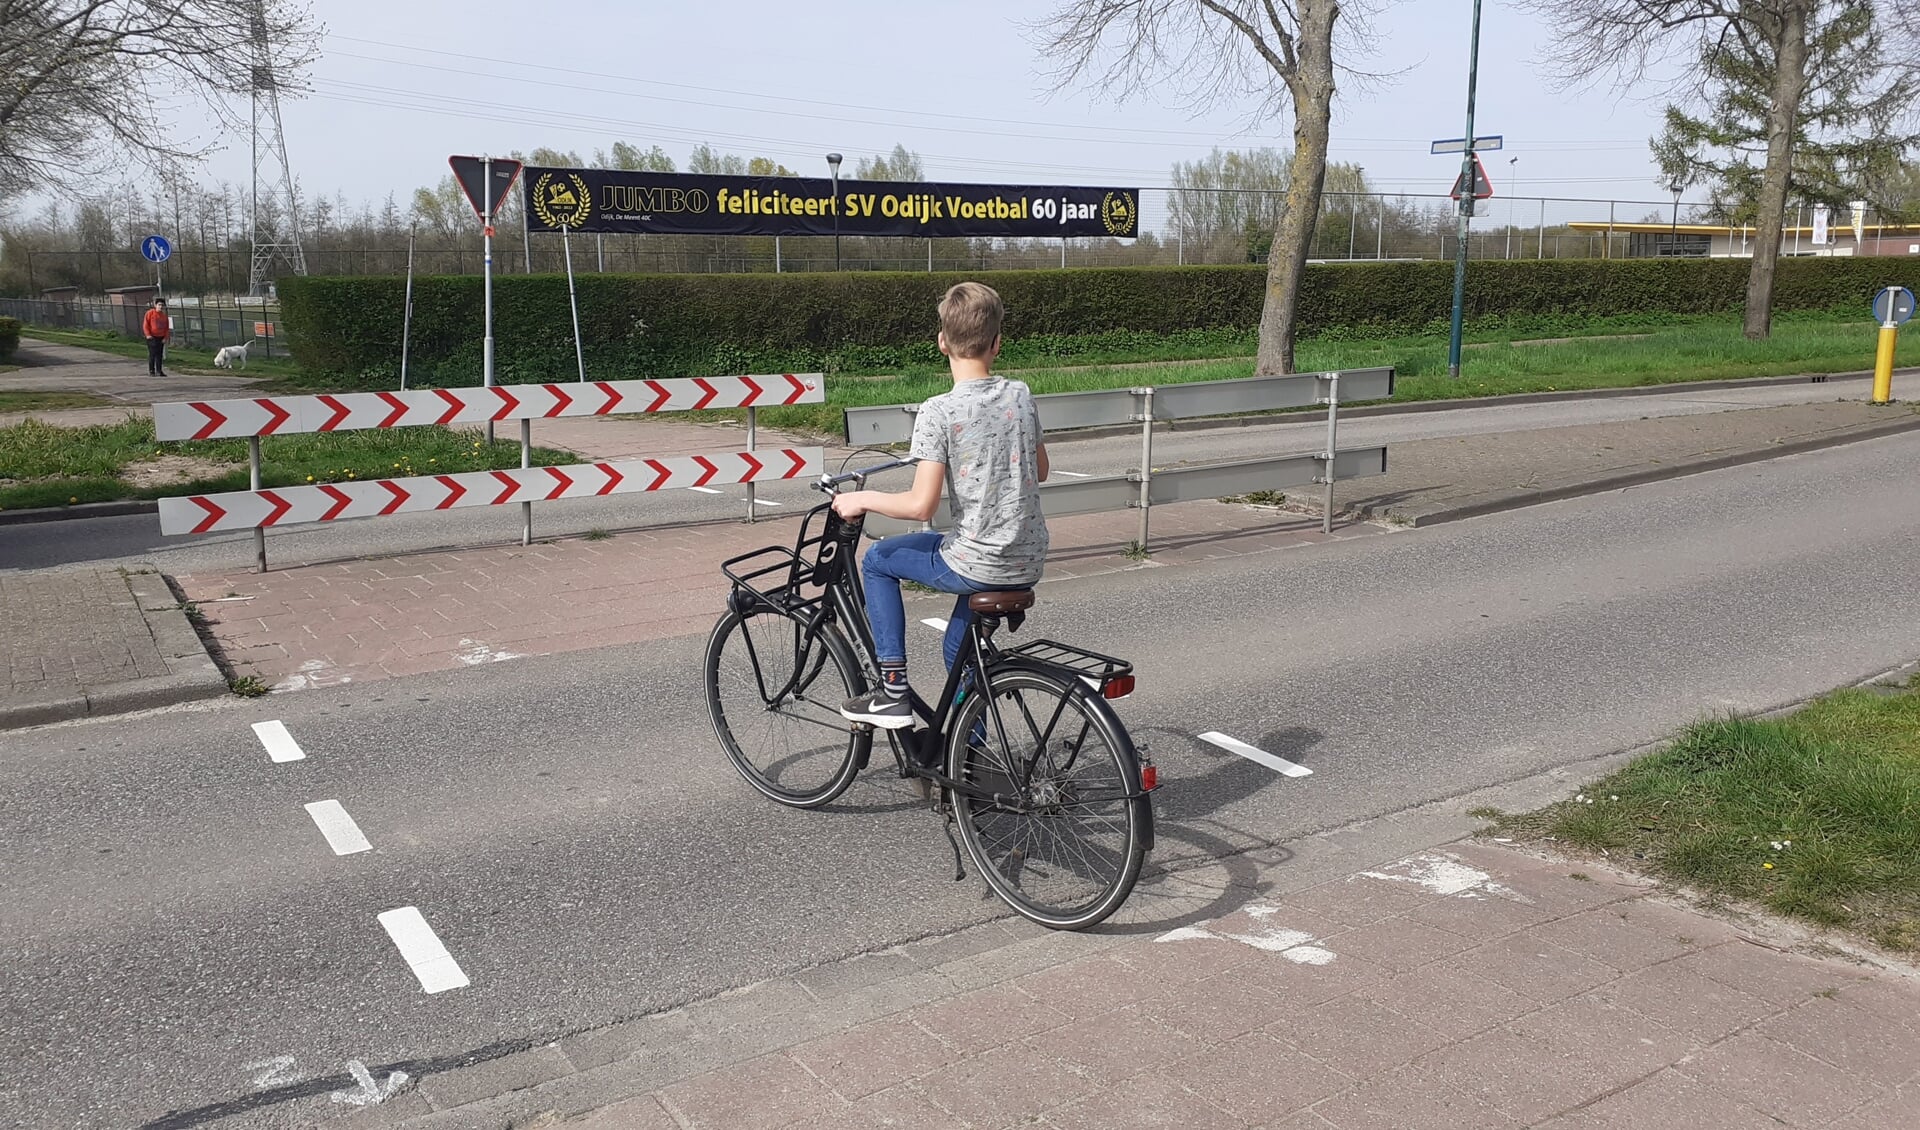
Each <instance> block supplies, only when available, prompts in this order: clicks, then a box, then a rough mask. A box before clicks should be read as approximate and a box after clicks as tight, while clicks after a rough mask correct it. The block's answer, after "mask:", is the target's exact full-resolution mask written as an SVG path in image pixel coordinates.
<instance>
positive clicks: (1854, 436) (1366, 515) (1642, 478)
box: [1316, 413, 1920, 529]
mask: <svg viewBox="0 0 1920 1130" xmlns="http://www.w3.org/2000/svg"><path fill="white" fill-rule="evenodd" d="M1911 431H1920V413H1913V414H1909V415H1908V416H1907V417H1905V418H1904V419H1901V420H1898V421H1893V422H1889V423H1885V424H1876V425H1873V426H1871V427H1865V428H1861V429H1860V430H1858V431H1851V432H1846V433H1844V434H1836V435H1830V436H1819V437H1815V438H1812V439H1802V440H1795V441H1794V442H1792V443H1782V444H1776V445H1774V446H1772V447H1760V448H1753V449H1751V450H1747V451H1735V452H1731V453H1729V454H1726V455H1719V456H1715V457H1713V458H1711V459H1703V460H1700V461H1698V462H1694V463H1671V464H1661V465H1660V466H1657V467H1649V468H1646V469H1644V470H1640V471H1631V472H1628V473H1626V474H1621V475H1610V476H1608V477H1606V478H1603V479H1590V480H1588V481H1586V482H1581V483H1568V484H1566V485H1564V486H1557V487H1548V488H1546V489H1545V490H1536V491H1529V492H1527V493H1525V494H1517V495H1513V496H1510V497H1507V498H1492V499H1486V500H1484V501H1480V502H1469V503H1465V504H1463V505H1460V506H1455V507H1450V508H1445V509H1440V510H1436V511H1433V512H1431V513H1427V514H1414V515H1411V516H1408V515H1403V514H1397V513H1395V512H1394V509H1393V508H1392V507H1391V506H1383V507H1374V506H1370V505H1368V504H1367V503H1364V502H1363V503H1359V504H1356V505H1353V506H1348V507H1344V508H1341V509H1340V510H1339V513H1343V514H1346V515H1349V516H1351V517H1353V518H1357V519H1362V520H1366V519H1375V518H1377V519H1379V520H1380V521H1383V522H1390V523H1392V524H1394V525H1397V526H1403V527H1413V528H1416V529H1418V528H1421V527H1424V526H1437V525H1440V524H1441V523H1443V522H1457V521H1461V520H1463V519H1466V518H1479V517H1482V516H1484V515H1487V514H1499V513H1503V512H1505V511H1508V510H1520V509H1523V508H1525V507H1528V506H1537V505H1539V504H1541V503H1544V502H1561V501H1564V500H1566V499H1569V498H1580V497H1583V496H1585V495H1590V494H1603V493H1605V492H1607V491H1610V490H1622V489H1624V488H1626V487H1635V486H1644V485H1646V484H1648V483H1657V482H1663V481H1665V480H1667V479H1677V478H1680V477H1682V476H1684V475H1696V474H1701V473H1703V472H1706V471H1721V470H1725V469H1727V468H1729V467H1740V466H1744V465H1745V464H1748V463H1764V462H1766V461H1768V460H1770V459H1781V458H1784V457H1786V456H1789V455H1804V454H1806V453H1807V452H1810V451H1822V450H1825V449H1827V448H1830V447H1845V446H1847V445H1848V444H1851V443H1861V442H1864V441H1866V440H1870V439H1884V438H1886V437H1887V436H1893V435H1900V434H1902V433H1904V432H1911ZM1316 513H1317V511H1316Z"/></svg>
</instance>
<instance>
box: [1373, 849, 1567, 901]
mask: <svg viewBox="0 0 1920 1130" xmlns="http://www.w3.org/2000/svg"><path fill="white" fill-rule="evenodd" d="M1360 874H1361V875H1362V876H1364V877H1366V878H1368V879H1384V880H1386V881H1387V882H1390V883H1412V884H1414V885H1415V886H1418V887H1424V888H1426V889H1427V890H1428V891H1429V892H1431V893H1433V894H1436V895H1441V896H1443V897H1447V898H1463V899H1477V898H1485V897H1486V896H1487V895H1497V896H1499V897H1501V898H1507V899H1513V900H1515V901H1518V902H1525V903H1531V902H1532V901H1533V900H1531V899H1529V898H1527V897H1526V896H1525V895H1523V894H1521V893H1520V892H1518V891H1516V890H1514V889H1513V888H1511V887H1508V886H1506V885H1505V884H1503V883H1496V882H1494V881H1493V876H1491V875H1489V874H1487V873H1486V872H1485V871H1481V870H1479V869H1478V868H1474V867H1469V866H1467V865H1466V864H1464V863H1462V862H1460V861H1459V860H1457V859H1454V858H1452V857H1450V856H1444V855H1416V856H1410V857H1408V858H1406V859H1401V860H1396V861H1394V862H1392V863H1389V864H1387V865H1386V867H1384V868H1382V869H1381V870H1379V871H1362V872H1360Z"/></svg>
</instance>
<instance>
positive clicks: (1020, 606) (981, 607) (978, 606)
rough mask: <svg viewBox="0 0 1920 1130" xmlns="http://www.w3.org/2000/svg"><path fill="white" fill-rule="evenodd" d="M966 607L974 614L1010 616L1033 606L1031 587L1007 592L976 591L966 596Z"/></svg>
mask: <svg viewBox="0 0 1920 1130" xmlns="http://www.w3.org/2000/svg"><path fill="white" fill-rule="evenodd" d="M967 607H968V608H970V609H972V610H973V613H974V615H976V616H1011V615H1013V614H1014V613H1015V612H1025V611H1026V610H1027V609H1029V608H1032V607H1033V590H1032V589H1013V590H1010V591H1007V592H977V593H974V594H973V595H972V596H969V597H968V598H967Z"/></svg>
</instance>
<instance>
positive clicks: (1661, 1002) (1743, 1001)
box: [1592, 962, 1778, 1046]
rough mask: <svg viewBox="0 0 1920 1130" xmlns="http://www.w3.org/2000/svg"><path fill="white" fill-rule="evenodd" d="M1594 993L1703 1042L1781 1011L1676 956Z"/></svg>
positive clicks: (1726, 1034) (1611, 1002)
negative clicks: (1684, 964) (1703, 973)
mask: <svg viewBox="0 0 1920 1130" xmlns="http://www.w3.org/2000/svg"><path fill="white" fill-rule="evenodd" d="M1592 995H1593V996H1594V997H1596V998H1598V999H1600V1000H1603V1001H1606V1002H1608V1003H1610V1004H1616V1005H1620V1006H1622V1007H1625V1008H1629V1009H1632V1010H1633V1011H1634V1012H1635V1013H1638V1014H1639V1015H1641V1016H1645V1017H1648V1018H1649V1019H1651V1020H1655V1021H1658V1022H1659V1023H1661V1024H1663V1025H1665V1026H1666V1027H1668V1028H1670V1029H1672V1030H1673V1031H1675V1032H1678V1033H1680V1034H1681V1035H1684V1036H1687V1037H1688V1038H1690V1039H1692V1040H1693V1041H1694V1042H1695V1043H1696V1044H1699V1045H1701V1046H1705V1045H1707V1044H1711V1043H1713V1042H1714V1041H1716V1040H1720V1039H1723V1038H1725V1037H1726V1036H1729V1035H1732V1034H1733V1033H1735V1032H1738V1031H1740V1030H1741V1029H1743V1028H1746V1027H1748V1026H1749V1025H1752V1024H1755V1023H1757V1022H1758V1021H1760V1020H1761V1019H1763V1018H1765V1017H1767V1016H1770V1015H1772V1014H1773V1013H1774V1012H1776V1011H1778V1008H1777V1006H1775V1005H1774V1004H1772V1003H1771V1002H1769V1001H1765V1000H1762V999H1761V998H1759V997H1756V996H1753V995H1752V994H1750V993H1746V992H1742V991H1741V990H1739V989H1735V988H1733V987H1732V986H1730V985H1725V984H1722V983H1721V982H1719V981H1716V980H1714V979H1712V978H1710V977H1704V976H1701V975H1700V974H1699V973H1697V972H1695V971H1693V970H1691V969H1687V968H1683V967H1681V966H1680V965H1678V964H1677V963H1673V962H1669V963H1667V964H1665V965H1655V966H1650V967H1648V968H1646V969H1642V970H1639V971H1637V972H1634V973H1628V974H1624V975H1622V976H1621V977H1620V978H1619V979H1618V980H1615V981H1612V982H1609V983H1608V984H1605V985H1601V986H1599V987H1597V988H1595V989H1594V990H1593V992H1592Z"/></svg>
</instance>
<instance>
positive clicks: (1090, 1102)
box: [1046, 1071, 1246, 1130]
mask: <svg viewBox="0 0 1920 1130" xmlns="http://www.w3.org/2000/svg"><path fill="white" fill-rule="evenodd" d="M1185 1082H1187V1080H1186V1079H1184V1078H1181V1077H1179V1076H1178V1075H1176V1074H1174V1073H1170V1072H1164V1071H1147V1072H1142V1073H1141V1074H1139V1075H1136V1076H1134V1077H1133V1078H1131V1079H1127V1080H1125V1081H1123V1082H1121V1083H1119V1084H1117V1085H1116V1086H1113V1087H1111V1088H1107V1089H1104V1090H1101V1091H1099V1092H1097V1093H1096V1094H1093V1095H1090V1096H1088V1097H1086V1098H1083V1099H1079V1100H1077V1101H1075V1102H1072V1103H1069V1104H1066V1105H1065V1106H1062V1107H1059V1108H1056V1109H1054V1110H1051V1111H1048V1112H1047V1118H1046V1125H1048V1126H1052V1127H1058V1128H1059V1130H1117V1128H1118V1127H1123V1126H1124V1127H1128V1128H1130V1130H1131V1128H1133V1127H1139V1128H1141V1130H1147V1128H1149V1127H1156V1126H1165V1127H1173V1128H1176V1130H1240V1128H1241V1127H1243V1126H1245V1125H1246V1122H1245V1120H1243V1119H1241V1118H1239V1117H1238V1116H1236V1115H1233V1114H1229V1113H1227V1112H1225V1111H1223V1110H1221V1109H1220V1108H1219V1107H1218V1106H1216V1105H1214V1104H1212V1103H1211V1102H1209V1101H1208V1100H1207V1099H1206V1098H1205V1097H1204V1096H1203V1095H1202V1094H1200V1093H1197V1092H1196V1090H1195V1089H1194V1088H1192V1087H1191V1086H1187V1087H1183V1086H1181V1083H1185Z"/></svg>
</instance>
